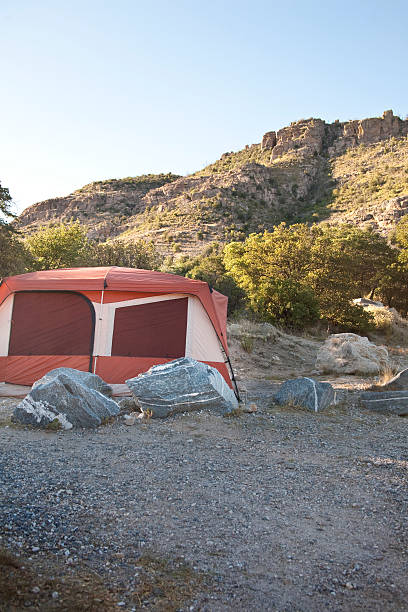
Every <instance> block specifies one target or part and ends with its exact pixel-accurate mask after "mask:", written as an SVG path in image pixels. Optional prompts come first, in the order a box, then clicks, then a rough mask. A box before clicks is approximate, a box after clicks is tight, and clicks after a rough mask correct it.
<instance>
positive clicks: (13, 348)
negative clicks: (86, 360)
mask: <svg viewBox="0 0 408 612" xmlns="http://www.w3.org/2000/svg"><path fill="white" fill-rule="evenodd" d="M93 314H94V313H93V307H92V305H91V303H90V302H88V300H87V299H86V298H85V297H84V296H81V295H80V294H78V293H69V292H63V291H59V292H52V291H28V292H20V293H16V294H15V296H14V304H13V315H12V324H11V335H10V343H9V351H8V354H9V355H90V352H91V351H92V344H93V334H94V319H93Z"/></svg>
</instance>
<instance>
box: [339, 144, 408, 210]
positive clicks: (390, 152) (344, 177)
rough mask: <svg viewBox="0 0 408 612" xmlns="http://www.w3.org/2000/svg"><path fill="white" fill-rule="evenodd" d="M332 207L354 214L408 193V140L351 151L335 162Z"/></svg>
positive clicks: (362, 147)
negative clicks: (355, 210) (353, 211)
mask: <svg viewBox="0 0 408 612" xmlns="http://www.w3.org/2000/svg"><path fill="white" fill-rule="evenodd" d="M332 173H333V179H334V180H335V181H336V183H337V186H336V188H335V189H334V191H333V201H332V203H331V208H332V209H334V210H341V211H352V210H354V209H356V208H361V207H364V208H365V209H366V210H367V212H368V211H369V210H370V208H371V207H373V206H374V205H376V204H381V202H384V201H386V200H389V199H391V198H395V197H397V196H399V195H402V194H408V138H401V139H396V138H391V139H389V140H386V141H382V142H379V143H376V144H372V145H360V146H359V147H356V148H354V149H349V150H348V151H347V152H346V153H344V155H341V156H339V157H336V158H334V159H333V161H332Z"/></svg>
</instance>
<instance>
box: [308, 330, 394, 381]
mask: <svg viewBox="0 0 408 612" xmlns="http://www.w3.org/2000/svg"><path fill="white" fill-rule="evenodd" d="M387 367H390V362H389V357H388V351H387V349H386V348H385V346H377V345H376V344H373V343H372V342H370V341H369V340H368V338H364V337H362V336H358V335H357V334H332V335H331V336H329V338H327V340H326V342H325V343H324V345H323V346H322V347H321V348H320V350H319V352H318V354H317V358H316V369H318V370H319V371H321V372H323V373H334V374H363V375H368V376H376V375H378V374H379V373H380V372H381V371H382V370H384V369H385V368H387Z"/></svg>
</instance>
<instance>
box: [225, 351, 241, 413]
mask: <svg viewBox="0 0 408 612" xmlns="http://www.w3.org/2000/svg"><path fill="white" fill-rule="evenodd" d="M225 356H226V358H227V363H228V365H229V369H230V372H231V378H232V382H233V384H234V387H235V389H234V393H235V397H236V398H237V400H238V401H239V402H240V401H242V400H241V397H240V395H239V391H238V385H237V381H236V379H235V374H234V370H233V369H232V365H231V361H230V358H229V357H228V355H227V354H226V353H225Z"/></svg>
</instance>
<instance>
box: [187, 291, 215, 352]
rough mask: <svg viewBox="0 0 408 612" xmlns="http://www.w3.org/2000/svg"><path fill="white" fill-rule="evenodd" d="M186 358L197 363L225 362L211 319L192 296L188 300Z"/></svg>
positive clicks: (198, 301)
mask: <svg viewBox="0 0 408 612" xmlns="http://www.w3.org/2000/svg"><path fill="white" fill-rule="evenodd" d="M186 357H192V359H197V361H215V362H217V363H219V362H223V361H224V356H223V353H222V350H221V344H220V341H219V340H218V337H217V334H216V332H215V329H214V327H213V325H212V323H211V320H210V317H209V316H208V314H207V313H206V311H205V308H204V306H203V305H202V303H201V302H200V300H199V299H198V298H196V297H192V296H190V297H189V299H188V315H187V340H186Z"/></svg>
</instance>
